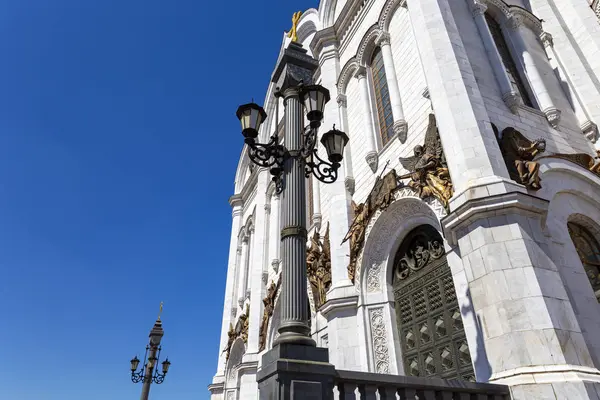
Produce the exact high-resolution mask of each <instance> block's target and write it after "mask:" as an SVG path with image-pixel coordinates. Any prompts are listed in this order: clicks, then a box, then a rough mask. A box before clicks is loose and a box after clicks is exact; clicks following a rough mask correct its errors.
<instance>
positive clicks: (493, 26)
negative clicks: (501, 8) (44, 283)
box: [484, 11, 535, 108]
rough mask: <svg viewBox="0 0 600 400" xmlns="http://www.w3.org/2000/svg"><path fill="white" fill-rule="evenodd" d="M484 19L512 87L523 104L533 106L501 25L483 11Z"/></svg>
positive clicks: (524, 80)
mask: <svg viewBox="0 0 600 400" xmlns="http://www.w3.org/2000/svg"><path fill="white" fill-rule="evenodd" d="M484 16H485V21H486V23H487V25H488V28H489V29H490V33H491V34H492V38H493V39H494V44H495V45H496V49H497V50H498V53H500V58H501V59H502V63H503V64H504V69H505V70H506V73H507V74H508V78H509V80H510V82H511V84H512V86H513V88H514V89H516V90H517V92H518V93H519V95H520V96H521V100H522V101H523V104H524V105H526V106H527V107H531V108H535V107H534V106H533V102H532V101H531V98H532V97H531V95H530V94H529V90H528V87H527V85H526V83H525V82H526V79H524V77H523V76H522V75H521V72H520V71H519V69H518V68H517V64H516V63H515V60H514V58H513V54H512V53H511V50H510V47H509V46H508V42H507V41H506V37H505V36H504V32H503V31H502V27H501V26H500V24H499V23H498V21H496V20H495V19H494V17H493V16H492V15H490V13H489V12H487V11H486V12H485V14H484Z"/></svg>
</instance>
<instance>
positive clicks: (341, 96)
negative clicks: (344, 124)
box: [336, 93, 348, 108]
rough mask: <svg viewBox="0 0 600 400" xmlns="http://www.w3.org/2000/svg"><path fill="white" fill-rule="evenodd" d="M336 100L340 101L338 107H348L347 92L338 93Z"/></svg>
mask: <svg viewBox="0 0 600 400" xmlns="http://www.w3.org/2000/svg"><path fill="white" fill-rule="evenodd" d="M336 101H337V103H338V107H344V108H346V107H348V98H347V97H346V95H345V94H342V93H340V94H338V95H337V97H336Z"/></svg>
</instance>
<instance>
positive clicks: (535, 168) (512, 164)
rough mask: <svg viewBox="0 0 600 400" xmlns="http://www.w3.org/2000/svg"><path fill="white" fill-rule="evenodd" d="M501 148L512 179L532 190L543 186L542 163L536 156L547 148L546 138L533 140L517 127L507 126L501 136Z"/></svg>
mask: <svg viewBox="0 0 600 400" xmlns="http://www.w3.org/2000/svg"><path fill="white" fill-rule="evenodd" d="M500 150H501V151H502V156H503V157H504V162H505V163H506V168H507V169H508V174H509V175H510V178H511V179H513V180H514V181H516V182H518V183H520V184H522V185H525V186H526V187H527V188H528V189H531V190H538V189H540V188H541V187H542V185H541V179H540V164H539V163H538V162H537V161H535V158H536V156H538V155H539V154H540V153H543V152H544V151H545V150H546V141H545V140H544V139H536V140H534V141H531V140H529V139H527V138H526V137H525V136H523V134H522V133H521V132H519V131H517V130H516V129H514V128H506V129H504V130H503V131H502V137H501V138H500Z"/></svg>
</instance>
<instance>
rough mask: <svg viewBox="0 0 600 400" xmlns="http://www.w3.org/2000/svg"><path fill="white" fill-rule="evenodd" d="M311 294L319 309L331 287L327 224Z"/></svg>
mask: <svg viewBox="0 0 600 400" xmlns="http://www.w3.org/2000/svg"><path fill="white" fill-rule="evenodd" d="M311 286H312V292H313V296H314V298H315V306H316V307H317V309H319V308H321V306H322V305H323V304H325V302H326V301H327V296H326V295H327V291H328V290H329V288H330V287H331V241H330V240H329V223H327V229H326V230H325V236H323V244H322V246H321V254H320V256H319V260H318V261H317V269H316V271H315V277H314V279H313V280H311Z"/></svg>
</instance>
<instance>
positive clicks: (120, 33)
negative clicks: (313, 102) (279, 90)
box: [0, 0, 318, 400]
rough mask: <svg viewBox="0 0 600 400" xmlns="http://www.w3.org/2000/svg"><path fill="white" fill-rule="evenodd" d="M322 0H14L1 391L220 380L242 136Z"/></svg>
mask: <svg viewBox="0 0 600 400" xmlns="http://www.w3.org/2000/svg"><path fill="white" fill-rule="evenodd" d="M317 3H318V1H317V0H297V1H282V0H253V1H242V0H229V1H224V0H218V1H202V0H170V1H167V0H143V1H142V0H52V1H49V0H18V1H15V0H0V272H1V275H0V301H1V303H0V304H1V312H0V318H1V320H0V399H2V400H84V399H85V400H130V399H137V398H139V393H140V389H141V385H140V384H137V385H134V384H133V383H131V381H130V378H129V360H130V359H131V358H132V357H133V356H134V355H136V354H137V355H138V356H139V357H143V351H144V346H145V345H146V343H147V340H148V333H149V330H150V328H151V327H152V324H153V323H154V320H155V319H156V315H157V312H158V306H159V303H160V302H161V301H164V302H165V307H164V313H163V318H162V319H163V323H164V328H165V337H164V339H163V354H165V355H168V356H169V358H170V360H171V361H172V363H173V364H172V366H171V371H170V373H169V375H168V376H167V379H166V381H165V383H164V384H162V385H153V388H152V391H151V394H150V398H151V399H152V400H160V399H162V400H192V399H207V398H208V397H209V395H208V391H207V388H206V386H207V384H208V383H210V380H211V379H212V376H213V374H214V372H215V369H216V361H217V352H218V350H217V346H218V336H219V334H220V327H221V313H222V307H223V295H224V293H223V292H224V286H225V273H226V267H227V254H228V247H229V236H230V229H231V209H230V207H229V204H228V203H227V200H228V197H229V196H230V195H231V194H232V192H233V179H234V173H235V169H236V166H237V161H238V157H239V154H240V150H241V147H242V138H241V134H240V129H239V122H238V121H237V119H236V118H235V110H236V108H237V106H238V105H239V104H241V103H245V102H248V101H250V99H251V98H253V97H254V98H255V99H257V101H259V102H262V99H264V96H265V91H266V88H267V84H268V80H269V77H270V74H271V72H272V69H273V66H274V63H275V60H276V58H277V52H278V50H279V47H280V44H281V38H282V33H283V31H284V30H285V29H288V28H289V26H290V20H291V16H292V13H293V12H294V11H297V10H304V9H306V8H309V7H314V6H317Z"/></svg>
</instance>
